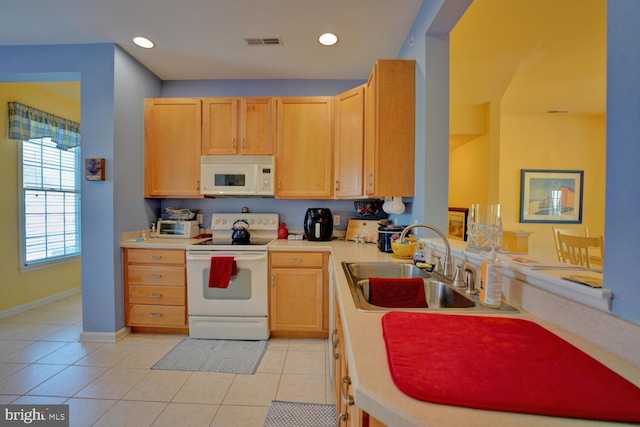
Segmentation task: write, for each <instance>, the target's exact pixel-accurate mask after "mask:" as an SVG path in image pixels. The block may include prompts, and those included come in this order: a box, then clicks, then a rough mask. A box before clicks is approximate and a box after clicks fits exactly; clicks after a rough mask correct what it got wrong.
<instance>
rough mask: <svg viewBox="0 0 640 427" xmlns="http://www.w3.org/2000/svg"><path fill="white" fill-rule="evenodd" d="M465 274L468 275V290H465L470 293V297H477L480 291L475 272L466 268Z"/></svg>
mask: <svg viewBox="0 0 640 427" xmlns="http://www.w3.org/2000/svg"><path fill="white" fill-rule="evenodd" d="M464 272H465V273H466V276H467V277H466V282H467V289H466V290H465V292H466V293H468V294H469V295H477V294H478V290H477V289H476V280H475V270H474V269H473V268H471V267H469V266H466V267H465V268H464Z"/></svg>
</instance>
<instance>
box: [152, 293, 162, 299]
mask: <svg viewBox="0 0 640 427" xmlns="http://www.w3.org/2000/svg"><path fill="white" fill-rule="evenodd" d="M149 298H162V294H149Z"/></svg>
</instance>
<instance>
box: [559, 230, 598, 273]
mask: <svg viewBox="0 0 640 427" xmlns="http://www.w3.org/2000/svg"><path fill="white" fill-rule="evenodd" d="M557 236H558V240H559V242H560V247H561V248H562V251H563V254H565V256H567V257H568V258H567V259H568V261H569V263H571V264H574V265H581V266H583V267H586V268H591V248H600V251H601V252H602V253H604V239H603V237H602V236H597V237H590V236H572V235H570V234H562V233H558V234H557Z"/></svg>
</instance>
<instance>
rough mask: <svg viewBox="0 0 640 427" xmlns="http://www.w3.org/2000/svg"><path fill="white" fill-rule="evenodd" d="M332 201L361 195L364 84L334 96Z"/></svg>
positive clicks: (362, 188) (362, 189)
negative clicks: (333, 194)
mask: <svg viewBox="0 0 640 427" xmlns="http://www.w3.org/2000/svg"><path fill="white" fill-rule="evenodd" d="M334 102H335V122H334V125H335V139H334V144H335V149H334V153H335V158H334V161H333V167H334V191H335V198H336V199H340V198H353V197H361V196H363V195H364V187H363V181H364V180H363V174H364V85H363V86H358V87H356V88H353V89H351V90H348V91H346V92H344V93H341V94H340V95H336V97H335V100H334Z"/></svg>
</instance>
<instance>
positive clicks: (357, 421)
mask: <svg viewBox="0 0 640 427" xmlns="http://www.w3.org/2000/svg"><path fill="white" fill-rule="evenodd" d="M331 343H332V347H333V350H332V352H333V354H332V360H333V394H334V398H335V401H336V426H337V427H386V424H383V423H381V422H380V421H378V420H377V419H375V418H374V417H372V416H371V415H369V414H368V413H366V412H364V411H363V410H362V409H360V408H359V407H358V406H357V405H356V403H355V401H354V399H353V391H352V389H351V377H350V376H349V362H348V361H347V355H346V352H345V348H344V334H343V329H342V320H341V318H340V310H339V309H338V302H337V301H334V304H333V331H332V332H331Z"/></svg>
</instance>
